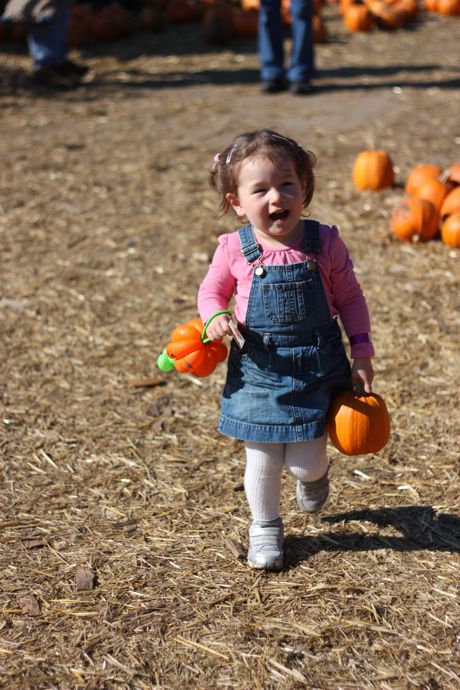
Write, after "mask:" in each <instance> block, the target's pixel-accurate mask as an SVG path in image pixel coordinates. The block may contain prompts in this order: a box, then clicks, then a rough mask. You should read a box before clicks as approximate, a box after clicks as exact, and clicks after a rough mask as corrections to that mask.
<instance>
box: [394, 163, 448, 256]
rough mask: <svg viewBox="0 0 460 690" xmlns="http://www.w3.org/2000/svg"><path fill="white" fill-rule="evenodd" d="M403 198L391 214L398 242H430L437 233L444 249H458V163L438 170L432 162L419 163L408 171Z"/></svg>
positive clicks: (438, 167)
mask: <svg viewBox="0 0 460 690" xmlns="http://www.w3.org/2000/svg"><path fill="white" fill-rule="evenodd" d="M404 189H405V191H406V194H407V196H406V197H405V198H404V199H402V200H401V201H399V203H397V204H396V206H395V207H394V208H393V211H392V214H391V228H392V230H393V232H394V234H395V235H396V237H398V239H400V240H403V241H406V242H413V241H418V240H422V241H426V240H431V239H433V237H434V236H435V235H436V234H437V232H438V230H439V229H440V231H441V239H442V241H443V242H444V244H446V245H447V246H448V247H454V248H460V163H452V164H451V165H450V166H449V167H448V168H446V169H445V170H442V168H441V167H440V166H439V165H434V164H433V163H419V164H418V165H416V166H415V167H414V168H412V170H411V171H410V172H409V175H408V177H407V180H406V184H405V187H404Z"/></svg>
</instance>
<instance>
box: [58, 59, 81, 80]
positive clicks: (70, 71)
mask: <svg viewBox="0 0 460 690" xmlns="http://www.w3.org/2000/svg"><path fill="white" fill-rule="evenodd" d="M54 69H55V70H56V71H57V72H59V74H63V75H64V76H66V77H67V76H70V77H80V78H81V77H84V76H86V75H87V74H88V72H89V67H87V66H86V65H79V64H78V63H77V62H72V60H66V61H65V62H62V63H61V64H60V65H56V66H55V68H54Z"/></svg>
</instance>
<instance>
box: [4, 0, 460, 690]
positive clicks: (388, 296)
mask: <svg viewBox="0 0 460 690" xmlns="http://www.w3.org/2000/svg"><path fill="white" fill-rule="evenodd" d="M326 19H327V22H328V28H329V33H330V40H329V42H328V43H327V44H325V45H321V46H318V49H317V57H318V69H319V73H318V79H317V84H318V92H317V93H316V94H314V95H313V96H311V97H308V98H298V97H293V96H292V97H291V96H287V95H276V96H271V97H267V96H263V95H261V94H260V93H259V89H258V66H257V54H256V52H255V45H254V43H253V42H251V41H249V42H241V43H239V44H236V45H235V46H233V47H232V49H231V50H230V49H229V50H224V51H218V50H216V51H214V50H209V49H208V48H207V47H206V46H204V45H203V43H202V41H201V38H200V33H199V29H198V28H197V27H192V28H190V27H184V28H182V29H180V28H178V29H170V30H168V31H167V32H165V33H163V34H158V35H153V36H141V37H135V38H132V39H130V40H127V41H123V42H120V43H118V44H116V45H113V46H108V47H107V46H106V47H102V48H98V49H97V50H96V49H94V50H92V51H88V52H87V53H86V54H85V55H84V57H85V58H86V59H87V60H88V61H89V62H90V64H91V66H92V68H93V70H94V73H95V79H94V82H93V83H92V85H91V86H88V87H87V88H82V89H79V90H78V91H76V92H73V93H68V94H60V95H57V96H55V97H50V96H48V95H46V94H43V93H32V92H30V91H29V90H28V89H27V88H26V87H25V86H24V75H25V70H26V69H27V68H28V64H29V61H28V58H27V56H26V55H17V54H15V53H14V52H13V51H10V52H4V53H0V67H1V68H2V76H1V78H0V79H1V81H0V83H1V88H2V91H1V94H0V160H1V174H0V180H1V182H0V191H1V195H0V237H1V243H0V246H1V258H0V261H1V264H0V272H1V276H2V280H1V283H0V332H1V334H2V337H1V342H0V348H1V350H0V353H1V360H0V365H1V369H0V412H1V414H0V418H1V420H2V421H1V423H0V453H1V454H2V464H1V466H0V479H1V482H2V484H1V487H0V506H1V511H2V521H1V522H0V529H1V531H0V563H1V567H2V594H1V595H0V602H1V608H2V612H3V620H2V622H0V655H1V657H0V658H1V663H2V664H3V670H2V678H3V682H4V683H5V687H7V688H8V690H16V689H17V690H42V689H43V690H51V688H53V689H54V688H59V690H67V689H72V690H73V689H74V688H85V689H86V688H87V689H88V690H89V689H91V690H92V689H95V690H96V689H97V690H106V689H107V690H112V689H114V688H117V689H118V688H123V689H125V688H126V689H128V688H129V689H134V688H135V689H136V690H137V689H138V688H139V689H145V688H156V689H158V690H160V689H161V690H163V689H165V690H166V689H167V690H170V689H174V690H176V689H177V688H180V687H184V688H199V689H200V690H203V689H204V688H207V689H209V690H215V689H216V688H228V689H230V688H232V690H233V689H235V688H237V689H241V690H254V689H255V688H263V689H264V690H272V689H273V690H275V688H276V690H278V689H280V688H283V689H289V690H297V689H299V690H300V688H303V687H307V688H315V689H316V688H318V689H321V690H342V689H344V690H351V689H352V688H358V689H359V690H363V689H364V688H373V689H375V690H396V689H399V688H407V689H409V688H410V689H411V690H412V689H413V688H417V689H418V690H451V689H452V690H453V689H454V688H457V687H458V683H459V674H460V667H459V647H458V643H459V639H458V636H457V630H456V620H458V614H459V611H458V601H457V599H456V598H455V596H456V594H455V578H456V575H457V573H458V549H459V543H460V528H459V520H460V517H459V506H458V457H459V450H460V447H459V440H458V439H459V437H458V428H459V423H460V417H459V412H458V390H459V388H460V365H459V354H458V336H459V326H460V318H459V314H460V297H459V295H460V290H459V288H460V272H459V269H458V259H459V254H458V251H453V250H449V249H448V248H447V247H445V246H444V245H442V244H441V242H440V241H439V240H437V241H433V242H430V243H428V244H425V245H420V244H417V245H407V246H406V245H404V246H403V245H401V244H400V243H399V242H397V241H396V240H395V239H393V237H392V236H391V233H390V230H389V214H390V212H391V208H392V206H393V204H394V203H395V201H396V200H398V199H399V198H401V196H402V194H403V191H402V184H403V182H404V179H405V176H406V174H407V172H408V170H409V169H410V168H411V167H412V166H413V165H414V164H415V163H417V162H426V161H430V162H433V163H438V164H440V165H441V166H445V165H447V164H448V163H450V162H451V161H453V160H454V159H460V118H459V113H460V90H459V86H460V67H459V65H460V59H459V58H460V48H459V42H458V24H459V22H458V21H456V20H455V19H452V20H447V19H443V18H441V17H435V16H427V15H425V14H424V15H423V17H422V19H423V21H421V22H420V23H418V24H417V25H415V26H414V28H413V29H411V30H407V31H397V32H393V33H391V32H383V31H378V32H374V33H372V34H356V35H351V34H349V33H346V32H345V30H344V29H343V26H342V22H341V19H340V17H339V16H338V14H337V11H336V10H335V8H333V7H331V6H328V7H327V8H326ZM265 125H268V126H273V127H277V128H280V129H282V130H283V131H285V132H287V133H289V134H291V135H292V136H294V137H296V138H298V139H299V140H300V141H301V142H302V143H303V144H304V145H305V146H308V147H310V148H312V149H313V150H314V151H315V152H316V153H317V155H318V160H319V162H318V168H317V173H318V191H317V194H316V196H315V199H314V202H313V205H312V215H314V216H317V217H319V218H321V219H322V220H324V221H326V222H331V223H332V222H334V223H336V224H338V225H339V227H340V229H341V232H342V234H343V236H344V238H345V239H346V242H347V244H348V245H349V246H350V249H351V251H352V255H353V258H354V260H355V263H356V266H357V271H358V275H359V278H360V281H361V282H362V284H363V286H364V288H365V291H366V295H367V297H368V301H369V305H370V309H371V313H372V317H373V334H374V341H375V345H376V349H377V353H378V357H377V358H376V361H375V366H376V372H377V375H376V390H377V391H379V392H381V393H382V395H383V396H384V397H385V399H386V400H387V403H388V406H389V409H390V412H391V416H392V425H393V428H392V437H391V441H390V444H389V445H388V446H387V448H386V449H385V450H384V451H382V452H381V453H379V454H378V455H377V456H363V457H358V458H354V459H345V458H343V457H341V456H340V455H339V454H338V453H337V452H336V451H335V450H333V449H331V451H330V452H331V459H332V469H331V476H332V482H333V488H332V495H331V499H330V502H329V503H328V506H327V509H326V511H325V512H324V513H323V514H322V516H321V517H316V518H307V517H305V516H303V515H299V513H298V510H297V508H296V505H295V500H294V495H293V485H292V483H291V482H290V480H289V479H287V478H286V480H285V485H284V494H283V506H282V507H283V515H284V516H285V522H286V529H287V535H288V539H287V566H286V569H285V571H283V572H282V573H280V574H279V575H274V576H273V575H266V574H256V573H253V572H250V571H249V570H248V569H247V567H246V565H245V563H244V560H238V559H236V558H235V556H234V555H233V554H232V551H231V549H230V548H229V545H228V538H231V539H234V540H235V541H236V542H238V543H241V544H242V545H243V548H244V547H245V545H246V541H247V538H246V530H247V523H248V511H247V507H246V503H245V500H244V495H243V493H242V491H241V481H242V471H243V461H242V453H241V448H240V446H239V444H238V443H233V442H231V441H228V440H227V439H224V438H223V437H220V436H218V434H217V432H216V431H215V427H216V420H217V415H218V410H219V396H220V391H221V388H222V382H223V378H224V368H223V367H221V368H220V369H219V370H218V371H217V372H216V373H215V374H214V375H213V376H212V377H209V379H206V380H204V381H201V382H197V380H192V379H188V378H186V377H182V376H179V375H175V374H171V375H163V374H160V373H159V372H158V371H157V370H156V369H155V366H154V361H155V358H156V355H157V354H158V353H159V352H160V351H161V349H162V347H163V346H164V345H165V344H166V342H167V339H168V336H169V334H170V332H171V330H172V328H173V327H174V326H175V325H177V324H178V323H180V322H182V321H186V320H188V319H189V318H191V317H192V316H194V315H195V295H196V288H197V286H198V284H199V282H200V280H201V278H202V276H203V274H204V272H205V270H206V267H207V262H208V260H209V257H210V256H211V254H212V252H213V250H214V247H215V241H216V237H217V235H218V234H219V233H220V232H222V231H223V230H228V229H229V228H232V227H236V225H235V223H234V222H233V219H231V218H228V219H219V218H218V217H217V212H216V199H215V198H214V195H213V193H212V192H211V190H209V189H208V187H207V170H208V169H209V167H210V165H211V164H212V159H213V156H214V154H215V152H216V151H217V150H219V149H220V147H223V146H224V145H225V144H226V143H227V142H228V141H229V140H230V139H231V138H232V137H233V135H234V134H235V133H237V132H239V131H241V130H243V129H249V128H252V127H254V126H265ZM374 145H375V146H376V147H382V148H385V149H387V150H388V151H389V153H390V154H391V156H392V158H393V160H394V163H395V167H396V172H397V184H396V185H395V187H394V188H393V189H391V190H387V191H385V192H381V193H375V194H371V193H366V194H363V193H358V192H357V191H356V190H354V188H353V183H352V179H351V167H352V163H353V160H354V158H355V156H356V155H357V153H358V152H359V151H360V150H362V149H365V148H369V147H370V146H374ZM142 377H154V378H156V380H157V384H158V385H156V386H153V387H150V388H144V387H136V386H133V385H130V384H132V381H133V380H134V379H139V378H142ZM78 565H81V566H83V567H84V568H85V569H86V570H88V571H90V572H91V573H92V574H93V575H94V578H95V580H94V587H93V588H92V589H90V590H89V591H80V590H78V589H77V588H76V580H75V577H76V569H77V566H78ZM24 597H26V598H24Z"/></svg>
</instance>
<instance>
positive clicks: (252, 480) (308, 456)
mask: <svg viewBox="0 0 460 690" xmlns="http://www.w3.org/2000/svg"><path fill="white" fill-rule="evenodd" d="M245 448H246V470H245V474H244V489H245V491H246V498H247V499H248V503H249V508H250V509H251V513H252V517H253V519H254V520H257V521H265V520H267V521H268V520H276V518H278V517H279V511H280V496H281V472H282V470H283V467H286V469H287V471H288V472H289V473H290V474H292V475H293V476H294V477H295V478H296V479H298V480H299V481H301V482H314V481H316V480H317V479H320V478H321V477H322V476H323V475H324V474H325V473H326V472H327V468H328V459H327V455H326V435H324V436H321V437H320V438H315V439H313V440H312V441H300V442H299V443H252V442H250V441H246V443H245Z"/></svg>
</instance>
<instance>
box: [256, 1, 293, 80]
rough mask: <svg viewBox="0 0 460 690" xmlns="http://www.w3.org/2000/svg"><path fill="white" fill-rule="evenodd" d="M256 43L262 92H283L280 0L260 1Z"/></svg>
mask: <svg viewBox="0 0 460 690" xmlns="http://www.w3.org/2000/svg"><path fill="white" fill-rule="evenodd" d="M258 41H259V59H260V76H261V80H262V91H264V92H265V93H276V92H278V91H283V90H284V89H285V88H286V77H285V73H284V49H283V24H282V21H281V0H261V2H260V10H259V36H258Z"/></svg>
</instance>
